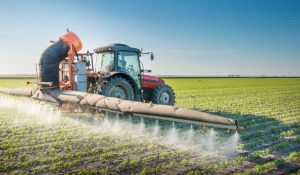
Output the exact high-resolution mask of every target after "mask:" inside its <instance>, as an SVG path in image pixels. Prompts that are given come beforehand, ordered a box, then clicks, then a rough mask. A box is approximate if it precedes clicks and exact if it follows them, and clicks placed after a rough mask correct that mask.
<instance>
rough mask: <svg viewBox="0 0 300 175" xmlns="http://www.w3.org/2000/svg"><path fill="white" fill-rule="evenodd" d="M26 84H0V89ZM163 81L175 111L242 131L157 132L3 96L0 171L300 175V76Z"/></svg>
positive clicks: (117, 119)
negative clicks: (197, 113)
mask: <svg viewBox="0 0 300 175" xmlns="http://www.w3.org/2000/svg"><path fill="white" fill-rule="evenodd" d="M26 81H27V80H25V79H19V80H18V79H0V87H24V86H26V85H25V82H26ZM165 81H166V83H167V84H169V85H170V86H172V87H173V88H174V90H175V93H176V106H178V107H186V108H192V109H197V110H202V111H206V112H209V113H213V114H218V115H221V116H224V117H228V118H232V119H237V120H238V123H239V125H242V126H244V127H245V129H244V130H243V131H241V132H239V134H238V137H239V142H237V144H232V142H233V141H234V139H233V138H237V135H236V134H228V133H226V130H218V129H216V130H212V129H209V130H202V129H201V128H200V127H196V126H195V127H194V128H193V129H186V128H179V127H178V125H177V124H176V125H174V126H175V127H174V126H173V127H170V129H168V128H167V129H165V130H164V127H167V126H165V125H159V127H160V131H161V134H154V132H155V131H156V130H155V126H156V125H155V126H154V125H153V126H152V125H151V126H148V125H145V123H146V120H145V121H140V122H134V121H133V119H132V120H131V119H130V120H129V119H126V120H121V119H120V116H114V117H111V116H103V115H101V114H88V113H81V114H79V113H76V114H74V113H68V112H64V111H57V110H53V109H52V108H51V107H50V106H48V107H47V106H46V107H45V105H41V104H39V103H38V102H35V101H33V100H30V99H24V98H16V97H9V96H6V95H2V96H1V95H0V135H1V137H0V174H6V173H7V174H11V173H16V174H41V173H52V174H58V173H60V174H65V173H67V174H71V173H76V174H77V173H79V174H191V175H192V174H234V173H241V174H289V173H296V174H297V172H298V174H299V173H300V171H299V168H300V78H165ZM121 118H122V117H121ZM171 125H172V123H171ZM174 128H175V129H174ZM191 130H192V131H193V132H192V134H193V135H192V137H190V135H189V134H190V132H189V131H191ZM163 131H165V133H164V132H163ZM212 133H214V134H212ZM212 135H213V138H214V140H212V139H211V138H212V137H210V136H212ZM189 138H192V140H189ZM181 142H184V143H181ZM212 147H213V148H212Z"/></svg>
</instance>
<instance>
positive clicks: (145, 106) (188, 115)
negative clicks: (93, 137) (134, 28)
mask: <svg viewBox="0 0 300 175" xmlns="http://www.w3.org/2000/svg"><path fill="white" fill-rule="evenodd" d="M0 92H2V93H7V94H10V95H19V96H27V97H31V98H33V99H37V100H42V101H47V102H52V103H55V104H57V105H59V106H66V105H65V104H69V105H67V106H73V107H82V108H92V109H97V110H110V111H114V112H120V113H125V114H133V115H137V116H143V117H147V118H152V119H159V120H167V121H175V122H181V123H188V124H194V125H203V126H204V127H208V126H211V127H217V128H226V129H229V130H240V129H242V127H240V126H237V122H236V121H235V120H232V119H228V118H225V117H221V116H217V115H212V114H208V113H205V112H200V111H196V110H191V109H184V108H176V107H173V106H166V105H155V104H149V103H143V102H136V101H128V100H121V99H117V98H112V97H105V96H102V95H97V94H89V93H85V92H78V91H67V90H65V91H63V90H55V89H48V90H43V91H41V90H39V89H36V88H0ZM63 104H64V105H63Z"/></svg>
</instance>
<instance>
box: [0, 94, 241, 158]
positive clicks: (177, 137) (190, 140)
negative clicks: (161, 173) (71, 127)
mask: <svg viewBox="0 0 300 175" xmlns="http://www.w3.org/2000/svg"><path fill="white" fill-rule="evenodd" d="M0 108H14V109H15V110H16V111H18V112H21V113H24V114H26V116H27V117H31V118H32V117H33V118H35V119H36V120H37V121H39V122H43V123H47V124H49V127H51V125H55V124H56V123H57V122H60V120H62V119H64V120H65V119H67V120H68V122H69V123H72V124H74V123H75V124H76V125H84V126H86V127H89V128H90V129H91V130H94V131H95V132H97V133H99V134H103V133H109V134H110V135H112V136H114V137H119V139H120V140H122V137H124V136H125V135H126V137H131V138H133V139H136V141H141V140H143V139H153V140H155V141H156V142H157V143H158V144H162V145H167V146H169V147H172V148H175V149H176V148H184V147H187V148H188V147H195V148H197V150H198V151H199V153H218V154H220V153H223V154H224V155H225V154H226V155H233V154H235V153H236V152H237V150H238V145H239V135H238V133H237V132H235V133H234V134H224V130H223V131H221V132H220V131H218V130H216V129H213V128H211V129H206V130H204V129H202V127H201V126H196V125H191V124H185V125H184V124H181V123H178V122H165V121H161V120H158V119H146V118H144V117H138V116H132V115H121V114H118V113H113V112H105V113H104V115H103V114H86V113H84V114H80V113H78V114H77V113H76V114H74V113H66V112H62V111H60V110H58V109H57V108H56V109H55V108H53V107H52V106H51V105H46V104H42V103H40V102H36V101H33V100H30V99H25V98H20V97H12V96H6V95H0ZM24 119H25V118H18V120H19V122H17V123H21V121H22V120H24Z"/></svg>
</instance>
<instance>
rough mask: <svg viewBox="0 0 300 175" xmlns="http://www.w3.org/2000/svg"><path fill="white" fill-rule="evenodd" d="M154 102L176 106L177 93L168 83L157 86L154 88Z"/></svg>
mask: <svg viewBox="0 0 300 175" xmlns="http://www.w3.org/2000/svg"><path fill="white" fill-rule="evenodd" d="M152 103H155V104H162V105H171V106H174V103H175V93H174V91H173V89H172V88H171V87H170V86H168V85H166V84H162V85H160V86H158V87H156V88H155V89H154V90H153V94H152Z"/></svg>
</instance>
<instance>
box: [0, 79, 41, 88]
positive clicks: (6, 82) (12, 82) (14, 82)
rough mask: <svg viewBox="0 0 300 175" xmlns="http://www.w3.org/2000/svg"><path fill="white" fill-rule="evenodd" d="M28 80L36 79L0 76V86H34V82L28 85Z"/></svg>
mask: <svg viewBox="0 0 300 175" xmlns="http://www.w3.org/2000/svg"><path fill="white" fill-rule="evenodd" d="M27 81H36V79H34V78H29V79H27V78H25V79H24V78H20V79H17V78H13V79H12V78H0V87H6V88H9V87H11V88H14V87H34V86H35V85H34V84H30V85H27V84H26V82H27Z"/></svg>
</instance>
